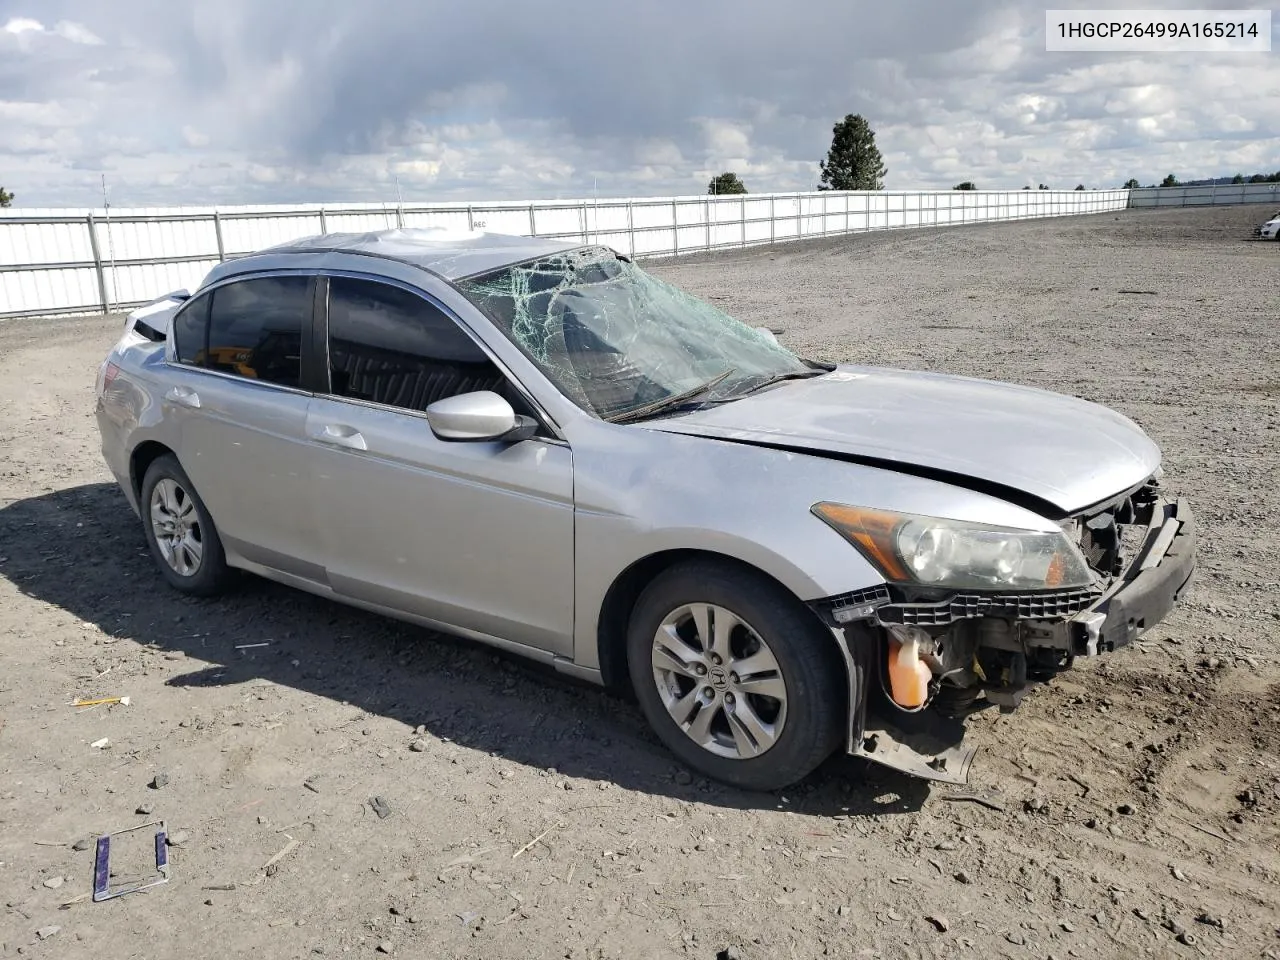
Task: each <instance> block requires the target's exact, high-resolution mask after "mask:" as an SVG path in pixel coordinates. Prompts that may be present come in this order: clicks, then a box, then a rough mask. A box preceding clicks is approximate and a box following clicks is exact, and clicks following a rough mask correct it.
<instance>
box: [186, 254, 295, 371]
mask: <svg viewBox="0 0 1280 960" xmlns="http://www.w3.org/2000/svg"><path fill="white" fill-rule="evenodd" d="M309 288H310V278H309V277H306V276H284V277H253V278H251V279H249V280H239V281H236V282H234V283H228V284H226V285H225V286H221V287H218V288H217V289H216V290H214V291H213V292H212V294H211V297H212V303H211V304H210V310H209V323H208V337H207V341H206V343H207V347H206V350H205V362H204V364H203V366H205V367H208V368H209V369H210V370H219V371H222V372H223V373H232V374H235V375H237V376H241V377H248V378H250V379H253V380H263V381H267V382H270V383H278V384H280V385H282V386H286V387H297V386H299V385H300V384H301V380H302V330H303V327H304V326H305V325H306V323H307V318H308V316H309V314H310V310H311V298H310V294H309Z"/></svg>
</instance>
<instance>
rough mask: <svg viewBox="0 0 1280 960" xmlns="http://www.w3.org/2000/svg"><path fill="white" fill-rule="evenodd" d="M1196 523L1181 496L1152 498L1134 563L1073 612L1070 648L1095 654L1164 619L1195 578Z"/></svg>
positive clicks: (1082, 653)
mask: <svg viewBox="0 0 1280 960" xmlns="http://www.w3.org/2000/svg"><path fill="white" fill-rule="evenodd" d="M1195 566H1196V525H1195V518H1194V517H1193V516H1192V513H1191V507H1190V506H1189V505H1188V504H1187V502H1186V501H1185V500H1177V501H1174V502H1169V501H1164V500H1161V501H1157V502H1156V504H1155V505H1154V506H1153V508H1152V517H1151V520H1150V522H1149V525H1148V532H1147V535H1146V537H1145V538H1144V539H1143V543H1142V547H1141V548H1140V550H1139V551H1138V554H1137V556H1136V557H1135V559H1134V562H1133V563H1132V564H1130V566H1129V569H1128V570H1126V571H1125V574H1124V576H1122V577H1121V578H1119V579H1118V580H1117V581H1116V582H1115V583H1113V584H1112V585H1111V586H1110V587H1109V588H1108V589H1107V590H1106V591H1105V592H1104V593H1103V594H1102V596H1101V597H1099V598H1098V599H1097V600H1096V601H1095V602H1094V603H1093V604H1091V605H1090V606H1089V607H1088V608H1086V609H1085V610H1083V611H1081V612H1080V613H1078V614H1077V615H1076V616H1074V617H1072V618H1071V620H1070V621H1068V622H1069V626H1070V630H1071V641H1072V648H1073V649H1072V652H1073V653H1074V654H1075V655H1076V656H1096V655H1097V654H1100V653H1107V652H1110V651H1112V650H1116V649H1119V648H1120V647H1123V646H1126V645H1128V644H1129V643H1131V642H1132V641H1134V640H1136V639H1137V638H1138V637H1139V636H1141V635H1142V634H1143V633H1144V632H1145V631H1147V630H1149V629H1151V627H1153V626H1155V625H1156V624H1157V623H1159V622H1160V621H1161V620H1163V619H1164V618H1165V617H1166V616H1167V615H1168V613H1169V611H1170V610H1172V609H1173V607H1174V605H1175V604H1177V602H1178V601H1179V600H1181V599H1182V596H1183V594H1184V593H1185V592H1186V590H1187V588H1188V587H1189V586H1190V585H1191V582H1192V580H1193V579H1194V577H1195Z"/></svg>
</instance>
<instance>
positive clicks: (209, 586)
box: [139, 454, 235, 597]
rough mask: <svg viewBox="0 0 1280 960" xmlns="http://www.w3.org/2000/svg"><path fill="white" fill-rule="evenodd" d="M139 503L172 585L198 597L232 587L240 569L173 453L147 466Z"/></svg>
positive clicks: (155, 557) (145, 526)
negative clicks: (236, 568) (234, 567)
mask: <svg viewBox="0 0 1280 960" xmlns="http://www.w3.org/2000/svg"><path fill="white" fill-rule="evenodd" d="M139 506H140V508H141V511H140V512H141V513H142V529H143V533H144V535H145V536H146V538H147V547H148V548H149V549H150V551H151V558H152V559H153V560H154V561H155V562H156V566H158V567H159V568H160V574H161V576H163V577H164V578H165V580H166V581H168V583H169V585H170V586H171V587H173V588H174V589H176V590H179V591H181V592H182V593H185V594H189V595H190V596H194V597H212V596H216V595H217V594H220V593H223V592H225V591H226V589H227V588H228V587H229V586H230V585H231V582H232V581H233V579H234V574H235V571H234V570H232V569H231V568H230V567H229V566H227V557H226V553H225V552H224V551H223V549H222V540H221V539H220V538H219V536H218V531H217V528H216V527H215V526H214V525H213V518H212V517H210V516H209V511H208V510H207V509H205V505H204V502H203V501H202V500H201V499H200V496H199V494H197V493H196V489H195V486H194V485H193V484H192V483H191V479H190V478H189V477H188V476H187V474H186V472H185V471H184V470H183V469H182V466H181V464H179V463H178V458H177V457H175V456H173V454H165V455H163V456H160V457H157V458H156V459H155V460H153V461H152V462H151V465H150V466H149V467H147V472H146V474H145V476H143V478H142V490H141V494H140V497H139Z"/></svg>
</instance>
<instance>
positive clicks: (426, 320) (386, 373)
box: [329, 277, 512, 411]
mask: <svg viewBox="0 0 1280 960" xmlns="http://www.w3.org/2000/svg"><path fill="white" fill-rule="evenodd" d="M329 382H330V390H331V392H332V393H333V394H335V395H336V396H340V397H350V398H352V399H355V400H367V401H369V402H371V403H381V404H386V405H388V406H394V407H403V408H405V409H408V410H418V411H421V410H426V408H427V407H428V406H430V405H431V404H432V403H435V402H436V401H437V400H442V399H444V398H445V397H452V396H456V395H458V394H461V393H471V392H473V391H476V390H492V391H494V392H496V393H499V394H502V395H504V396H507V397H508V399H512V398H511V396H510V393H509V391H508V389H507V386H508V385H507V380H506V377H505V376H504V375H503V374H502V371H501V370H499V369H498V367H497V366H496V365H495V364H494V363H493V361H492V360H490V359H489V356H488V354H486V353H485V352H484V351H483V350H482V349H481V348H480V347H479V345H477V344H476V342H475V341H474V340H472V339H471V338H470V337H469V336H468V335H467V334H466V333H465V332H464V331H463V330H462V328H461V327H459V326H458V324H457V323H456V322H455V321H454V320H453V318H452V317H450V316H449V315H448V314H446V313H445V312H444V311H443V310H441V309H440V308H439V307H436V306H435V305H434V304H432V303H430V302H429V301H428V300H426V299H424V298H423V297H421V296H419V295H417V294H415V293H412V292H411V291H409V290H405V289H403V288H401V287H397V286H393V285H391V284H388V283H381V282H378V281H376V280H361V279H356V278H353V277H332V278H331V279H330V281H329Z"/></svg>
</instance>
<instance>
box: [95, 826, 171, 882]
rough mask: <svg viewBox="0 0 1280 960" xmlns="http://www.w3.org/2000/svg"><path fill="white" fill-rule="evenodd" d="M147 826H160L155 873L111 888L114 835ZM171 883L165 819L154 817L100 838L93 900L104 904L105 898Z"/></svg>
mask: <svg viewBox="0 0 1280 960" xmlns="http://www.w3.org/2000/svg"><path fill="white" fill-rule="evenodd" d="M147 827H157V830H156V835H155V852H156V874H155V875H154V876H152V877H148V878H146V879H143V880H137V881H134V882H133V883H130V884H126V885H125V886H122V887H117V888H116V889H115V890H112V889H111V863H110V860H111V838H112V837H118V836H121V835H122V834H126V833H132V832H133V831H135V830H144V829H146V828H147ZM168 882H169V851H168V850H167V849H166V848H165V823H164V821H163V820H152V821H150V822H148V823H140V824H138V825H137V826H136V827H125V828H124V829H123V830H117V831H115V832H114V833H104V834H103V835H102V836H100V837H98V849H97V852H96V853H95V854H94V858H93V902H94V903H101V902H102V901H103V900H114V899H115V898H116V897H123V896H124V895H125V894H129V893H137V892H138V891H139V890H146V889H149V888H150V887H154V886H158V885H159V884H162V883H168Z"/></svg>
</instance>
